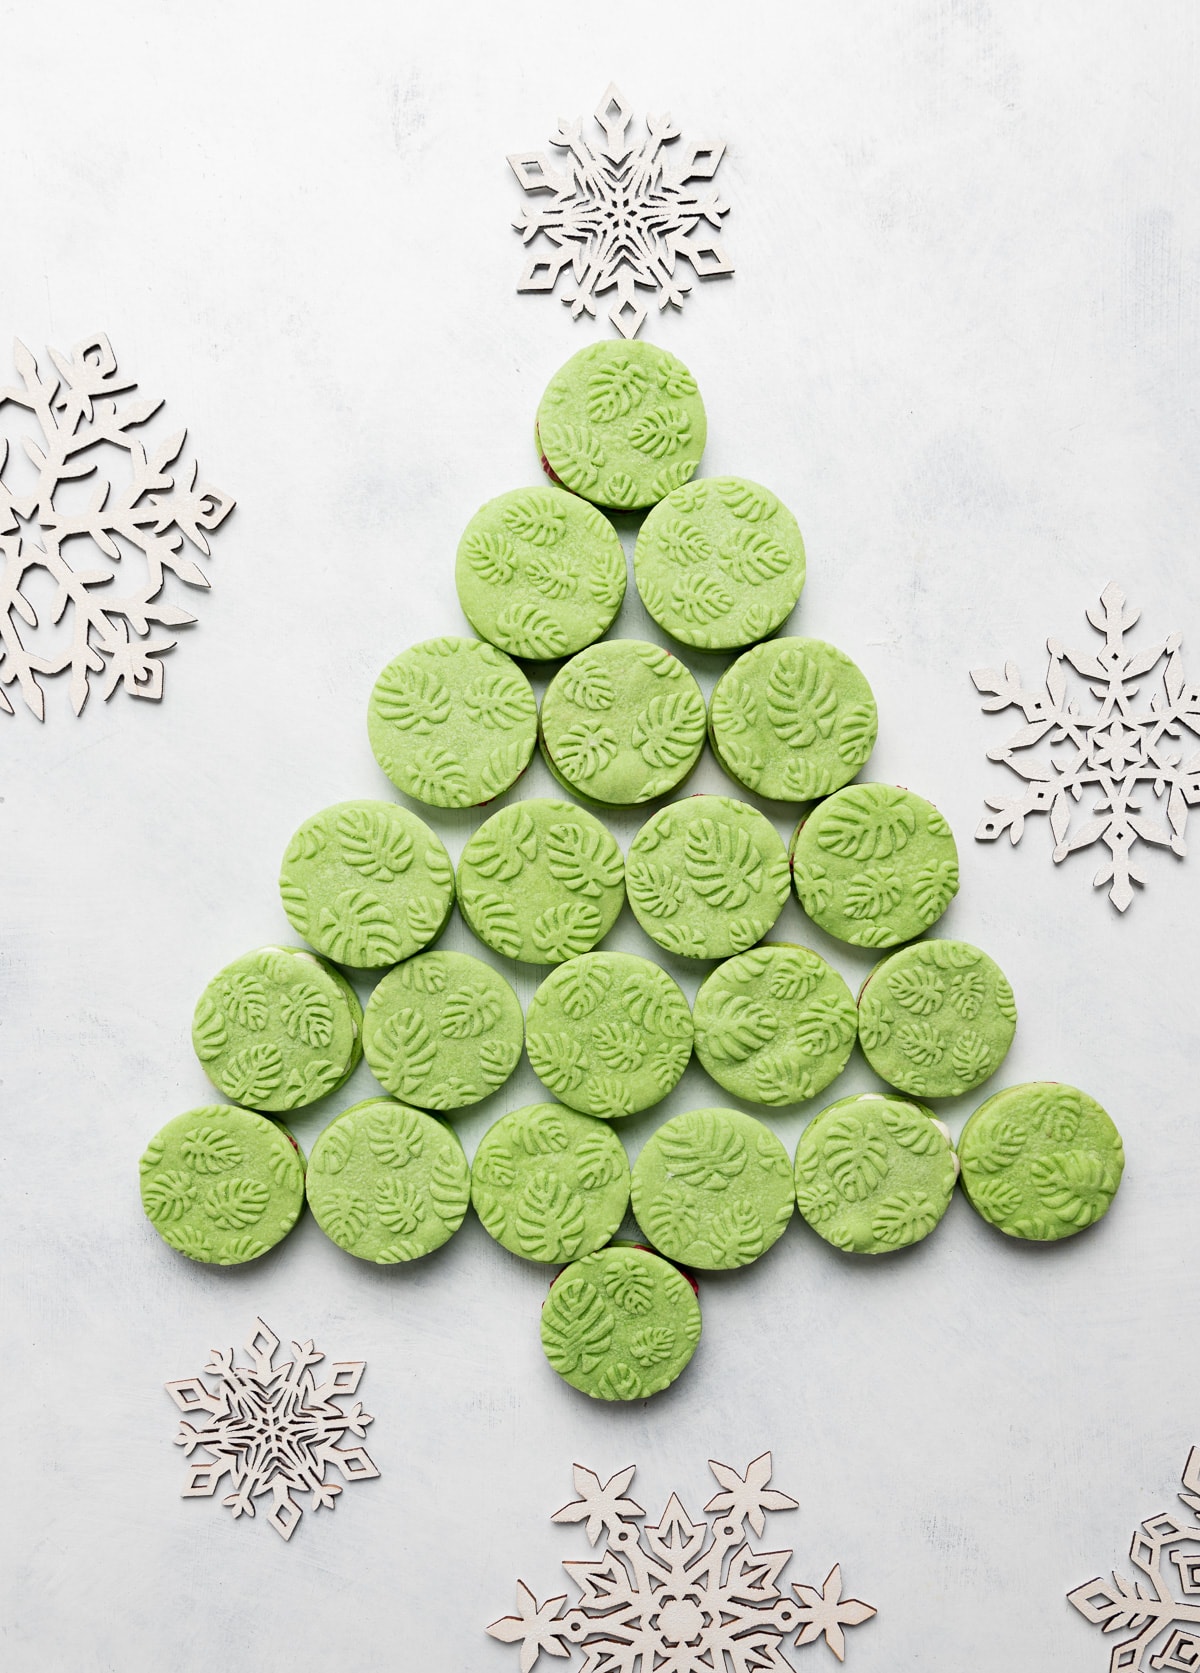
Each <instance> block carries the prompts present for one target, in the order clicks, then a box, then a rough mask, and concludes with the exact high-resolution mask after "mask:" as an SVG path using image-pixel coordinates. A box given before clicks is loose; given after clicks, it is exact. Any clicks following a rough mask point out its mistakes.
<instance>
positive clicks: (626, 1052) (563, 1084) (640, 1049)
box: [526, 953, 692, 1120]
mask: <svg viewBox="0 0 1200 1673" xmlns="http://www.w3.org/2000/svg"><path fill="white" fill-rule="evenodd" d="M526 1030H527V1035H526V1047H527V1050H528V1052H529V1061H530V1063H531V1064H532V1065H533V1069H534V1072H535V1074H537V1075H538V1076H539V1078H540V1079H541V1080H543V1081H544V1082H545V1084H546V1085H547V1086H548V1087H549V1088H550V1090H551V1092H553V1093H554V1095H555V1097H556V1098H559V1099H561V1100H562V1102H563V1103H564V1104H568V1105H569V1106H570V1107H571V1108H572V1109H577V1110H582V1111H583V1112H584V1114H586V1115H598V1116H602V1117H604V1118H605V1119H608V1120H611V1119H613V1118H614V1117H617V1116H622V1115H632V1114H634V1113H635V1111H637V1110H644V1109H649V1108H650V1106H651V1105H652V1104H657V1103H658V1102H659V1100H660V1099H662V1098H665V1097H666V1095H667V1093H668V1092H670V1090H671V1088H672V1087H673V1086H674V1085H675V1084H676V1082H677V1081H678V1080H679V1077H680V1076H681V1075H682V1074H683V1071H684V1070H685V1069H686V1068H687V1065H688V1059H689V1058H690V1057H691V1055H692V1015H691V1012H690V1011H689V1009H688V1002H687V1000H686V999H685V998H684V996H683V993H682V991H681V990H680V988H679V987H678V985H677V984H676V983H675V982H673V981H672V980H671V978H670V976H668V975H667V973H666V971H665V970H661V969H660V968H659V967H658V965H656V964H652V963H651V962H650V960H649V959H643V958H636V957H635V956H634V955H633V954H632V953H585V954H583V956H582V957H580V958H573V959H569V960H568V961H567V963H566V964H561V965H559V967H558V969H557V970H555V971H553V972H552V973H551V974H550V975H549V976H547V977H546V980H545V981H544V982H543V983H542V985H541V987H540V988H538V990H537V992H536V993H535V994H534V996H533V998H532V1000H531V1001H530V1003H529V1012H528V1015H527V1017H526Z"/></svg>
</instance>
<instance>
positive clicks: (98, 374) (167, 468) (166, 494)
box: [0, 336, 233, 720]
mask: <svg viewBox="0 0 1200 1673" xmlns="http://www.w3.org/2000/svg"><path fill="white" fill-rule="evenodd" d="M50 359H51V360H52V361H53V363H54V367H55V371H54V372H53V373H50V374H47V375H45V376H43V374H42V373H41V372H39V370H38V365H37V361H36V360H35V359H34V357H33V355H32V354H31V353H30V352H29V350H28V349H27V348H26V347H25V345H24V344H23V343H20V342H18V343H16V344H15V345H14V347H13V362H14V364H15V366H16V371H17V376H18V378H19V380H20V381H19V383H17V384H12V385H9V386H8V387H3V386H0V423H3V421H5V420H6V419H9V418H11V417H12V416H13V414H14V413H20V412H21V410H22V409H23V410H24V411H25V412H27V413H28V414H29V417H30V418H31V419H32V420H33V423H32V424H29V425H28V429H29V430H30V431H32V430H33V429H35V428H36V430H37V432H38V434H37V435H34V434H23V435H22V436H21V447H22V451H23V452H24V454H25V459H24V460H20V459H18V458H17V456H16V455H15V454H13V453H10V448H9V443H8V441H7V440H6V439H5V437H4V436H3V435H0V688H2V687H4V686H6V685H14V684H15V685H16V686H17V688H18V690H19V691H20V693H21V696H22V697H23V698H24V700H25V703H26V705H27V706H28V707H29V708H30V709H32V711H33V713H34V714H35V715H36V716H37V717H38V719H39V720H42V719H44V718H45V694H44V692H43V690H42V685H41V678H42V677H43V676H46V675H54V674H60V673H67V672H69V674H70V697H71V706H72V707H73V708H74V710H75V713H76V714H78V713H79V712H80V710H81V709H82V708H83V705H84V704H85V703H86V702H87V699H88V692H89V689H90V682H89V675H92V674H96V675H99V676H101V677H102V678H101V684H100V695H101V696H102V697H105V698H107V697H111V696H112V694H113V692H114V691H115V690H116V689H117V687H118V686H124V688H125V690H126V691H127V692H129V694H130V695H131V696H133V697H150V698H155V699H157V698H160V697H161V696H162V688H163V669H162V663H161V662H160V661H159V660H158V659H159V658H160V657H161V656H162V654H163V652H164V651H169V650H170V649H171V647H172V646H173V645H174V644H175V640H174V639H168V638H163V637H162V636H161V635H157V634H156V632H155V629H156V628H160V627H183V626H185V625H187V624H188V623H190V622H194V621H195V619H196V618H195V616H193V615H191V614H190V613H189V612H188V611H187V610H184V609H181V608H180V606H179V605H177V604H173V603H171V602H170V600H169V599H168V598H166V597H165V596H164V585H165V583H166V577H167V575H168V573H169V574H171V575H173V576H175V577H176V578H177V579H178V580H180V581H183V582H186V583H187V585H188V586H192V587H207V586H208V579H207V577H206V576H205V574H204V571H203V570H202V569H200V567H199V565H198V564H196V563H195V562H194V561H193V560H192V559H191V558H190V557H189V556H188V555H187V552H186V549H185V546H184V541H185V539H186V540H187V541H189V542H190V543H191V545H192V546H193V547H195V548H196V550H197V551H198V552H200V553H201V554H202V555H203V556H205V557H207V556H208V554H209V551H210V548H209V543H208V535H209V534H210V533H211V532H212V530H213V529H215V528H217V527H218V525H219V524H220V523H222V522H223V521H224V520H225V518H226V517H227V516H228V515H229V513H230V511H231V510H232V509H233V501H232V500H231V499H230V498H229V497H228V495H226V494H223V493H221V491H220V490H219V489H217V488H211V487H209V486H207V485H206V484H204V483H202V482H200V481H199V466H198V465H197V464H195V463H192V464H191V466H190V469H189V468H188V467H187V466H181V465H177V461H179V459H180V455H181V454H182V452H183V445H184V442H185V440H186V438H187V431H186V430H178V431H176V432H175V434H174V435H170V436H167V437H165V438H164V439H163V440H162V441H161V442H159V443H158V444H157V445H156V446H154V448H153V449H152V450H148V449H147V447H145V446H143V444H142V442H141V441H139V440H138V438H137V436H136V434H135V433H134V432H135V431H138V430H140V429H141V426H142V425H144V424H145V423H146V422H147V421H148V420H149V419H151V418H152V417H153V416H154V414H155V413H156V412H157V411H158V409H159V408H160V407H161V405H162V402H161V401H155V400H148V401H147V400H136V399H134V398H133V396H132V391H133V390H134V388H135V387H136V385H135V383H134V381H133V379H131V378H127V377H123V376H122V375H121V374H120V373H119V372H118V370H117V361H116V356H115V355H114V354H113V351H112V347H111V345H110V344H109V341H108V338H107V337H104V336H99V337H94V338H91V339H90V340H88V341H87V342H83V343H77V344H76V346H75V347H74V348H73V349H72V350H71V353H70V355H63V354H59V353H58V352H57V351H56V350H55V349H51V350H50ZM6 409H8V411H7V412H6ZM20 427H21V428H24V427H25V426H24V425H23V424H22V425H21V426H20ZM94 449H101V450H102V451H101V452H100V453H99V454H97V453H95V452H93V450H94ZM114 449H115V450H116V451H117V453H118V454H119V455H120V454H123V455H125V462H124V464H121V463H120V462H119V461H118V462H117V463H115V464H114V463H113V461H112V454H113V450H114ZM31 466H32V471H31V470H30V467H31ZM22 471H23V474H24V476H25V479H26V481H25V486H24V488H23V489H22V488H21V487H20V486H19V484H18V480H17V479H18V475H19V473H21V472H22ZM87 477H95V479H96V480H95V483H94V486H91V489H90V492H88V491H87V490H85V489H83V488H82V487H80V486H76V485H77V484H80V483H81V481H82V479H84V478H87ZM136 552H140V553H141V555H142V557H143V559H144V566H140V568H139V573H138V575H137V577H136V579H135V578H133V577H132V576H131V573H130V571H131V566H132V565H133V564H134V563H135V562H136V558H135V557H134V553H136ZM47 579H48V581H49V583H50V585H51V587H52V588H53V591H52V593H51V598H50V603H49V605H48V607H46V608H45V609H44V610H42V611H40V612H39V609H38V607H37V605H36V604H35V602H34V600H35V596H36V594H35V592H34V588H35V587H36V586H38V585H39V584H41V585H43V586H44V584H45V582H46V580H47ZM31 583H32V584H33V585H32V586H31ZM59 623H62V624H64V626H63V631H62V632H61V633H60V634H56V635H52V634H51V633H50V632H49V630H50V629H51V628H53V627H55V626H56V625H57V624H59ZM0 711H3V712H5V713H7V714H12V713H13V707H12V704H11V703H10V702H9V700H8V697H7V696H6V695H5V693H4V691H3V689H0Z"/></svg>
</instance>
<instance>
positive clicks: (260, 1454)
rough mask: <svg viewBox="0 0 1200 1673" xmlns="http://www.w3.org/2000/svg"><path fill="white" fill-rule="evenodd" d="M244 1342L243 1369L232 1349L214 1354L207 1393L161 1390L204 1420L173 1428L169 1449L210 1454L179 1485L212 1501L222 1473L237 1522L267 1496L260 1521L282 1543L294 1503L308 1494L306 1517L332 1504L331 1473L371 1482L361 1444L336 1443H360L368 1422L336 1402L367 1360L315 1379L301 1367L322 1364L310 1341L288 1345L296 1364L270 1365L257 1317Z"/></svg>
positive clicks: (180, 1387)
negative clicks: (246, 1358)
mask: <svg viewBox="0 0 1200 1673" xmlns="http://www.w3.org/2000/svg"><path fill="white" fill-rule="evenodd" d="M254 1326H255V1328H254V1334H253V1335H252V1336H251V1337H250V1339H249V1341H248V1342H247V1343H246V1351H247V1352H248V1353H249V1355H250V1357H251V1359H252V1360H253V1362H254V1363H253V1364H252V1365H235V1364H234V1362H233V1354H234V1350H233V1349H232V1348H225V1349H221V1348H214V1349H213V1350H212V1358H211V1359H210V1360H209V1362H208V1364H207V1365H206V1366H205V1367H204V1370H205V1373H206V1374H208V1375H210V1376H213V1377H215V1378H216V1386H215V1387H214V1388H210V1387H209V1386H208V1384H207V1383H205V1382H204V1381H203V1380H202V1378H200V1377H182V1378H180V1379H179V1381H178V1382H173V1383H168V1384H167V1385H166V1388H167V1393H168V1394H169V1395H170V1396H171V1398H172V1400H174V1402H175V1404H176V1405H177V1406H178V1407H179V1409H180V1411H181V1412H187V1413H194V1412H200V1413H202V1414H203V1418H204V1422H203V1424H202V1426H201V1427H200V1428H199V1429H195V1428H193V1427H192V1425H191V1424H190V1423H181V1424H180V1426H179V1433H178V1434H177V1435H176V1437H175V1445H176V1446H181V1447H183V1449H184V1454H185V1456H186V1457H188V1458H190V1457H191V1456H192V1454H193V1452H197V1451H200V1452H204V1453H207V1454H209V1456H208V1457H207V1458H203V1457H202V1458H201V1459H200V1460H199V1462H197V1463H194V1464H192V1465H191V1466H190V1468H189V1469H188V1473H187V1479H186V1481H185V1484H184V1487H183V1497H184V1498H185V1499H194V1498H203V1499H209V1498H212V1496H213V1494H214V1493H215V1492H216V1491H217V1487H218V1485H219V1484H220V1482H221V1479H222V1477H228V1485H229V1488H230V1489H231V1490H230V1492H229V1493H228V1494H227V1495H226V1496H225V1497H224V1498H223V1499H222V1500H221V1503H222V1504H223V1505H227V1506H228V1507H229V1509H230V1510H231V1511H232V1513H233V1516H234V1520H235V1521H236V1519H237V1518H238V1517H239V1516H253V1515H254V1501H255V1499H258V1498H261V1497H263V1496H264V1495H266V1494H270V1497H271V1509H270V1511H269V1512H268V1513H267V1521H268V1522H269V1523H270V1524H271V1526H272V1527H273V1528H274V1529H275V1532H276V1533H277V1534H280V1535H282V1537H283V1538H284V1539H291V1537H292V1535H293V1534H294V1533H295V1531H296V1526H297V1524H298V1523H299V1521H300V1518H301V1516H302V1515H303V1509H302V1507H301V1506H300V1505H299V1504H297V1503H296V1500H295V1498H294V1497H293V1495H294V1494H296V1493H308V1494H311V1495H312V1503H311V1506H310V1508H311V1509H312V1510H314V1511H316V1510H321V1509H323V1508H332V1506H333V1505H334V1503H335V1502H336V1500H337V1496H338V1494H339V1493H340V1492H341V1491H342V1488H341V1485H340V1484H339V1483H338V1482H333V1481H327V1480H326V1475H327V1473H328V1471H329V1469H330V1467H332V1468H334V1469H336V1470H338V1471H339V1472H340V1474H341V1475H342V1476H343V1477H344V1479H345V1480H346V1481H349V1482H355V1481H369V1480H371V1479H372V1478H374V1477H376V1476H378V1474H379V1471H378V1470H377V1469H376V1468H375V1465H374V1464H373V1463H372V1461H371V1459H370V1457H369V1456H368V1454H367V1451H366V1448H365V1447H361V1446H352V1447H343V1446H339V1445H338V1444H337V1443H338V1442H339V1441H342V1440H344V1439H345V1437H346V1435H347V1433H349V1434H351V1435H356V1436H357V1437H358V1438H359V1439H360V1440H361V1439H362V1438H363V1436H364V1435H365V1433H366V1428H367V1425H368V1424H369V1423H373V1422H374V1421H375V1420H374V1418H372V1417H369V1416H368V1414H367V1413H366V1412H364V1411H363V1409H362V1405H361V1403H360V1402H358V1401H357V1400H356V1401H355V1403H354V1405H353V1406H350V1407H348V1408H343V1407H342V1406H340V1405H338V1403H337V1402H338V1400H339V1399H341V1398H342V1397H343V1396H345V1395H349V1394H353V1393H355V1391H356V1390H357V1388H358V1385H359V1383H360V1382H361V1381H362V1375H363V1372H364V1371H365V1370H366V1368H367V1367H366V1363H365V1362H364V1361H363V1360H344V1361H341V1362H338V1363H336V1364H334V1365H333V1366H331V1368H330V1371H331V1374H330V1375H329V1376H328V1377H327V1378H326V1379H325V1381H324V1382H321V1383H318V1382H317V1381H316V1380H315V1378H314V1377H313V1374H312V1371H311V1369H310V1367H312V1366H313V1365H317V1364H319V1363H320V1361H321V1360H323V1359H324V1358H325V1355H324V1354H323V1353H322V1352H321V1350H320V1349H319V1348H315V1347H314V1346H313V1344H312V1343H311V1342H303V1343H301V1342H293V1343H292V1346H293V1347H294V1348H295V1350H296V1357H295V1359H289V1360H286V1361H285V1362H284V1363H283V1364H282V1365H275V1364H273V1363H272V1362H273V1360H274V1357H275V1350H276V1348H278V1346H279V1338H278V1336H276V1335H275V1333H274V1331H272V1330H271V1329H270V1327H269V1326H268V1325H266V1324H264V1323H263V1321H262V1319H255V1321H254Z"/></svg>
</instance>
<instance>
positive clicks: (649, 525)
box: [633, 476, 804, 651]
mask: <svg viewBox="0 0 1200 1673" xmlns="http://www.w3.org/2000/svg"><path fill="white" fill-rule="evenodd" d="M633 578H634V580H635V581H636V582H637V589H638V592H639V593H640V594H641V599H642V603H643V604H644V605H645V606H646V608H647V610H648V611H649V612H650V614H651V615H652V616H653V617H654V619H655V621H656V622H657V623H658V625H659V627H661V628H663V629H664V631H665V632H667V633H669V634H671V636H672V638H675V639H679V640H681V641H682V642H683V644H685V645H696V646H698V647H699V648H700V649H701V650H705V651H714V650H731V649H733V648H735V647H736V646H739V645H752V644H754V642H755V641H756V640H758V639H765V638H766V636H767V634H768V633H774V631H775V629H776V628H777V627H779V626H780V625H781V623H783V622H785V621H786V620H787V618H788V617H789V616H790V615H791V613H792V611H793V609H794V608H795V605H796V600H797V599H798V598H799V597H800V593H801V591H802V590H803V587H804V541H803V540H802V539H801V537H800V530H799V527H798V526H797V523H796V519H795V518H794V517H793V516H792V514H791V512H790V511H789V510H788V509H787V507H786V506H785V505H783V504H781V503H780V501H779V500H777V499H776V498H775V495H774V494H772V493H771V492H770V491H769V490H768V489H766V488H760V487H759V485H758V483H757V482H747V481H746V480H745V479H744V478H743V477H740V476H714V477H706V478H704V479H703V480H701V481H699V482H689V483H686V484H685V485H684V486H683V487H682V488H676V489H675V491H674V492H673V493H671V494H668V495H667V497H666V499H665V500H663V502H662V504H661V505H656V506H655V508H654V510H653V511H652V512H651V513H650V515H649V516H648V517H647V518H646V521H645V522H644V523H643V524H642V527H641V530H640V532H639V534H638V538H637V546H636V548H635V550H634V554H633Z"/></svg>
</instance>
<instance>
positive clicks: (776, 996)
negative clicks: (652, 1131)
mask: <svg viewBox="0 0 1200 1673" xmlns="http://www.w3.org/2000/svg"><path fill="white" fill-rule="evenodd" d="M695 1026H696V1056H697V1057H698V1058H699V1059H700V1061H701V1063H703V1065H704V1067H705V1068H706V1069H707V1070H708V1072H709V1074H710V1075H711V1076H712V1078H713V1079H714V1080H715V1081H716V1083H717V1085H718V1086H723V1087H724V1088H725V1090H726V1091H727V1092H732V1093H734V1094H736V1096H737V1097H739V1098H746V1099H748V1100H749V1101H750V1102H751V1103H756V1104H794V1103H797V1102H799V1101H800V1100H801V1099H803V1098H813V1097H815V1096H816V1094H817V1093H818V1092H820V1091H822V1090H823V1089H824V1088H825V1087H827V1086H828V1085H829V1083H830V1082H831V1081H832V1080H835V1079H836V1078H837V1076H838V1075H840V1074H841V1072H842V1070H843V1069H844V1068H845V1067H846V1062H847V1059H848V1058H849V1056H850V1053H851V1051H852V1050H853V1049H854V1037H855V1034H856V1033H857V1031H858V1017H857V1013H856V1011H855V1008H854V1000H853V998H852V997H851V994H850V989H849V988H848V987H847V986H846V984H845V982H844V981H843V980H842V978H841V977H840V976H839V975H838V973H837V971H836V970H834V969H833V968H832V967H831V966H830V965H828V964H826V962H825V960H824V959H823V958H820V957H819V956H818V955H817V954H816V953H814V952H810V951H809V949H808V948H807V947H796V946H792V945H791V944H789V943H785V942H782V941H775V942H769V943H768V944H767V945H766V946H765V947H754V948H752V949H751V951H750V952H748V953H741V954H739V955H738V957H737V958H731V959H728V960H727V961H726V962H725V963H724V964H721V965H718V966H717V968H716V969H715V970H714V971H713V973H712V975H711V976H707V977H706V978H705V980H704V982H703V983H702V984H701V988H700V991H699V993H698V994H697V995H696V1009H695Z"/></svg>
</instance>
